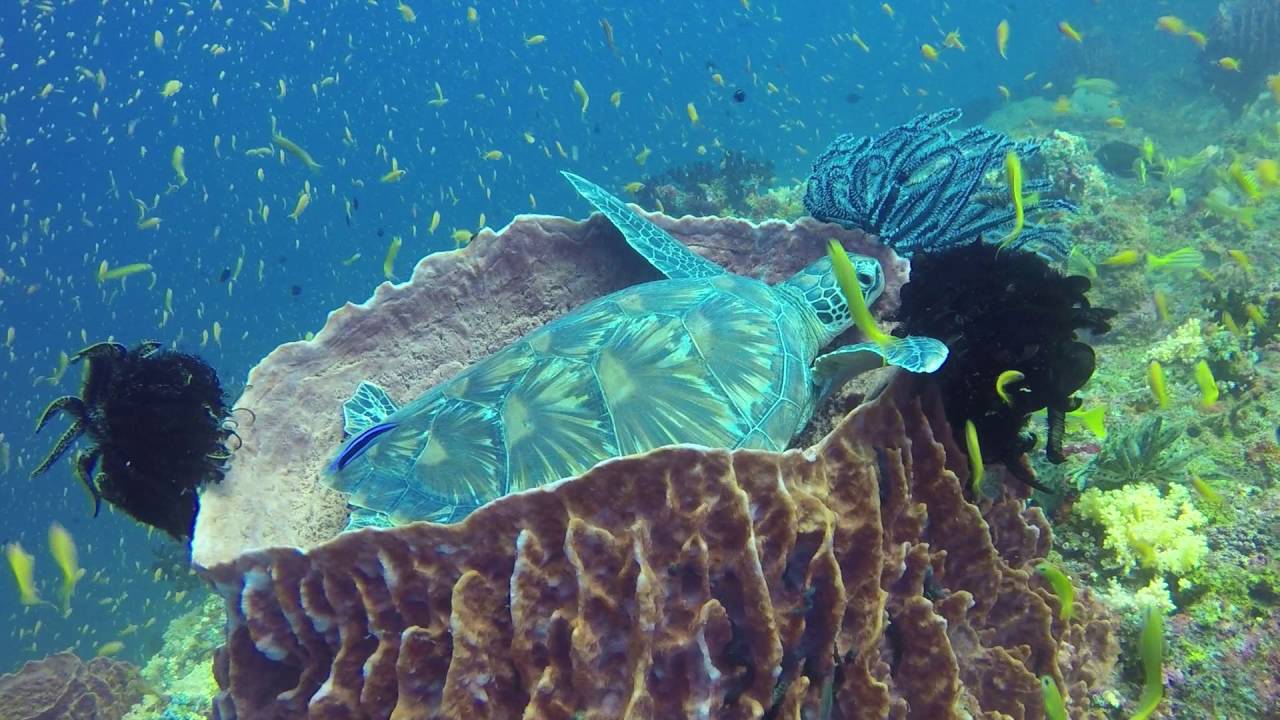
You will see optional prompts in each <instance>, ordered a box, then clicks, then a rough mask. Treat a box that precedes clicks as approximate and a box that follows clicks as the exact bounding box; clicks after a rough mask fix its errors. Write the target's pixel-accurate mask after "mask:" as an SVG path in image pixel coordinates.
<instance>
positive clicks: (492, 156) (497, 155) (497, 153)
mask: <svg viewBox="0 0 1280 720" xmlns="http://www.w3.org/2000/svg"><path fill="white" fill-rule="evenodd" d="M481 157H482V158H483V159H485V160H501V159H502V151H501V150H490V151H489V152H487V153H485V154H484V155H482V156H481Z"/></svg>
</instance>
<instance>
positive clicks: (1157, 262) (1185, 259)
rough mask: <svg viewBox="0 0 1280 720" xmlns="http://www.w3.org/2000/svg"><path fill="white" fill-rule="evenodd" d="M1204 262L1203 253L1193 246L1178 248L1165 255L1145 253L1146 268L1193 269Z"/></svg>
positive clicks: (1167, 269)
mask: <svg viewBox="0 0 1280 720" xmlns="http://www.w3.org/2000/svg"><path fill="white" fill-rule="evenodd" d="M1203 264H1204V254H1203V253H1201V252H1200V251H1199V250H1196V249H1195V248H1193V247H1184V248H1178V249H1177V250H1174V251H1173V252H1171V253H1168V254H1166V255H1152V254H1151V253H1147V270H1166V271H1173V270H1194V269H1195V268H1197V267H1200V266H1201V265H1203Z"/></svg>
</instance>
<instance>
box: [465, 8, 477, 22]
mask: <svg viewBox="0 0 1280 720" xmlns="http://www.w3.org/2000/svg"><path fill="white" fill-rule="evenodd" d="M479 21H480V13H479V12H477V11H476V9H475V8H473V7H468V8H467V22H469V23H473V24H474V23H477V22H479Z"/></svg>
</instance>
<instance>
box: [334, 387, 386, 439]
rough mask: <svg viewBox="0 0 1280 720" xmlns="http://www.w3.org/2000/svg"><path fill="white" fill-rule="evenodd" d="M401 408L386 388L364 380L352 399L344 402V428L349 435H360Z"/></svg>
mask: <svg viewBox="0 0 1280 720" xmlns="http://www.w3.org/2000/svg"><path fill="white" fill-rule="evenodd" d="M399 409H400V408H399V407H398V406H397V405H396V403H395V401H394V400H392V399H391V396H390V395H388V394H387V391H386V390H383V389H382V388H380V387H378V386H377V385H374V384H373V383H371V382H368V381H362V382H361V383H360V385H359V387H357V388H356V392H355V394H354V395H352V396H351V399H350V400H348V401H346V402H345V403H343V404H342V429H343V432H345V433H346V434H347V435H351V436H354V435H359V434H360V433H362V432H364V431H365V430H368V429H369V428H371V427H373V426H374V425H377V424H378V423H380V422H382V421H383V420H386V419H387V417H389V416H390V415H391V413H394V412H395V411H396V410H399Z"/></svg>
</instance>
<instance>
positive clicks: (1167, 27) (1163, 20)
mask: <svg viewBox="0 0 1280 720" xmlns="http://www.w3.org/2000/svg"><path fill="white" fill-rule="evenodd" d="M1156 29H1157V30H1162V31H1164V32H1167V33H1169V34H1171V35H1182V34H1184V33H1186V32H1187V24H1186V23H1185V22H1183V21H1182V18H1180V17H1177V16H1176V15H1161V16H1160V17H1158V18H1156Z"/></svg>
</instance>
